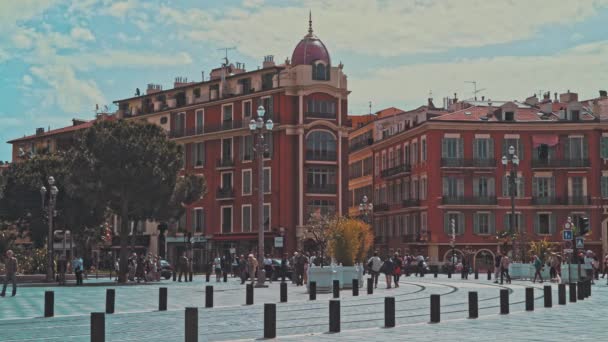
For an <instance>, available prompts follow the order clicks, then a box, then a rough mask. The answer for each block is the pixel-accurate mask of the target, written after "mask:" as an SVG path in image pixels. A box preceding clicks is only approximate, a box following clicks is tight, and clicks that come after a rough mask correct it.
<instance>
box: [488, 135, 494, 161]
mask: <svg viewBox="0 0 608 342" xmlns="http://www.w3.org/2000/svg"><path fill="white" fill-rule="evenodd" d="M488 158H490V159H492V158H494V139H492V138H490V139H488Z"/></svg>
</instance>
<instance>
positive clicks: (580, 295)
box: [576, 281, 585, 300]
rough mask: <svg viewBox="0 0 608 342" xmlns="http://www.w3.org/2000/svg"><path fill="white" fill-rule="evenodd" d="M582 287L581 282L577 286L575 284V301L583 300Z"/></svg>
mask: <svg viewBox="0 0 608 342" xmlns="http://www.w3.org/2000/svg"><path fill="white" fill-rule="evenodd" d="M583 286H585V285H583V282H582V281H579V282H578V284H576V287H577V289H576V290H577V292H576V293H577V296H576V299H578V300H583V299H585V292H583V291H585V289H584V288H583Z"/></svg>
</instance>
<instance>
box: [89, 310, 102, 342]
mask: <svg viewBox="0 0 608 342" xmlns="http://www.w3.org/2000/svg"><path fill="white" fill-rule="evenodd" d="M105 340H106V315H105V314H104V313H103V312H91V342H104V341H105Z"/></svg>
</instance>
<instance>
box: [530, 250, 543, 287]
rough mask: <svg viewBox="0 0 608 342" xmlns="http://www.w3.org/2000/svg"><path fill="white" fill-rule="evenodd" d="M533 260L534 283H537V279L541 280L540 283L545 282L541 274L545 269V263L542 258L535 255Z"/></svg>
mask: <svg viewBox="0 0 608 342" xmlns="http://www.w3.org/2000/svg"><path fill="white" fill-rule="evenodd" d="M532 259H533V260H534V270H535V272H534V279H533V280H532V282H533V283H535V282H536V278H540V281H539V282H540V283H542V282H543V276H542V274H540V272H541V270H542V269H543V262H542V260H540V258H539V257H538V255H534V256H533V257H532Z"/></svg>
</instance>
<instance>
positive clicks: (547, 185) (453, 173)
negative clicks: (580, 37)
mask: <svg viewBox="0 0 608 342" xmlns="http://www.w3.org/2000/svg"><path fill="white" fill-rule="evenodd" d="M453 107H456V108H461V109H456V110H454V109H453V108H452V110H451V111H450V112H449V113H444V114H443V115H440V116H436V117H433V118H429V119H428V120H427V121H426V122H424V123H421V124H419V125H414V126H410V127H408V128H407V129H405V130H403V131H402V132H400V133H397V134H395V135H389V136H385V137H382V139H380V140H376V141H375V142H374V144H373V145H372V147H371V149H372V151H373V156H374V174H373V190H374V195H373V203H374V215H373V217H374V221H373V226H374V229H375V234H376V248H377V249H379V250H380V251H381V252H382V253H387V254H388V253H392V252H394V251H399V252H401V253H410V254H423V255H427V256H429V257H430V259H431V262H432V263H438V264H442V263H444V262H446V261H448V260H449V259H450V257H451V256H452V253H454V254H455V255H456V256H457V257H458V258H462V257H463V256H464V257H466V258H467V260H468V262H469V263H471V265H473V266H474V267H475V268H478V269H487V268H491V267H492V262H493V257H494V255H495V254H496V252H498V251H500V250H502V251H503V252H507V253H512V251H513V247H514V246H513V245H512V244H511V243H507V244H505V243H504V241H499V240H497V233H499V232H501V231H508V230H509V227H510V224H511V218H510V216H511V212H512V207H511V196H510V193H509V183H508V181H509V179H508V175H509V173H510V170H511V165H510V164H508V165H507V166H506V167H505V166H503V163H502V162H501V160H502V158H503V156H505V157H507V158H510V156H509V147H511V146H513V147H514V149H515V151H514V152H515V154H516V155H517V156H518V157H519V165H518V166H517V168H516V170H515V174H516V177H517V178H516V186H515V190H514V195H515V200H514V205H515V208H514V211H515V216H514V218H513V222H514V230H515V231H518V230H519V231H523V232H525V235H524V237H525V240H526V241H527V242H529V241H536V240H541V239H547V240H548V241H551V242H558V243H560V245H559V246H557V249H558V250H561V247H563V245H562V244H561V243H562V235H561V231H562V229H563V225H564V223H565V222H566V220H567V218H568V217H572V218H573V219H574V221H575V222H577V219H578V218H579V217H588V218H589V219H590V226H591V233H590V234H589V235H587V236H586V237H585V249H591V250H593V251H595V252H596V253H598V255H603V253H605V252H607V251H608V246H607V244H606V241H607V238H608V165H606V159H607V158H608V124H606V123H605V122H603V121H601V120H600V116H599V115H597V114H596V113H593V112H592V110H590V108H589V107H586V106H584V105H583V102H582V101H581V102H579V101H578V99H577V96H576V94H574V93H570V92H568V93H566V94H562V95H561V97H560V99H559V100H557V101H551V100H550V99H549V97H548V96H547V95H546V96H545V98H544V99H543V100H542V101H539V100H538V99H536V98H535V97H534V98H529V99H527V100H526V103H519V102H494V103H492V102H476V101H470V102H458V103H455V104H454V106H453ZM451 222H454V228H455V233H456V236H455V241H454V248H452V246H451V242H452V241H451V240H452V238H451ZM527 242H526V244H527ZM527 249H528V248H527V247H526V250H527Z"/></svg>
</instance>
